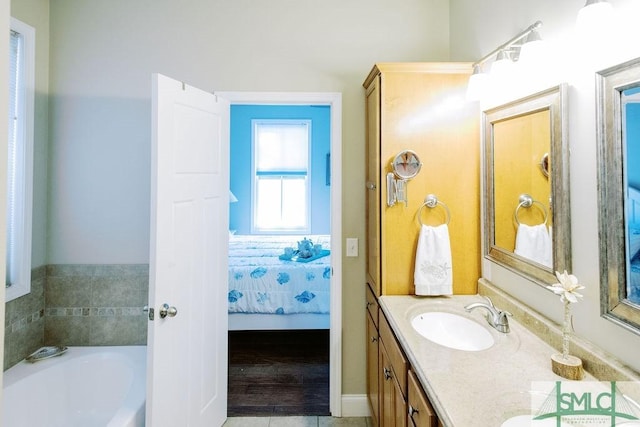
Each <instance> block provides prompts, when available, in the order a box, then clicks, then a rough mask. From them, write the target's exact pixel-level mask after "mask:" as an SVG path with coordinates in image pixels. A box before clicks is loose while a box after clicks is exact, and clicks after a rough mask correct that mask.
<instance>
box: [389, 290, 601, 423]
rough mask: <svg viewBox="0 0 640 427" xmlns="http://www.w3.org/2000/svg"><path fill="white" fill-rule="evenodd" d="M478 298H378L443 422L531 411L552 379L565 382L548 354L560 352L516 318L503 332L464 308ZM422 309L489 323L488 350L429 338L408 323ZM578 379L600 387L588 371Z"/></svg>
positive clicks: (479, 312)
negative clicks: (490, 341) (490, 342)
mask: <svg viewBox="0 0 640 427" xmlns="http://www.w3.org/2000/svg"><path fill="white" fill-rule="evenodd" d="M478 301H483V298H482V297H481V296H479V295H454V296H449V297H416V296H404V295H398V296H387V295H385V296H381V297H380V306H381V308H382V310H383V312H384V314H385V316H386V317H387V320H388V321H389V324H390V326H391V328H392V329H393V331H394V332H395V334H396V337H397V338H398V341H399V342H400V344H401V345H402V347H403V349H404V351H405V353H406V356H407V358H408V360H409V362H410V365H411V367H412V369H413V371H414V372H415V373H416V375H417V377H418V378H419V379H420V382H421V384H422V386H423V388H424V389H425V392H426V393H427V396H428V397H429V399H430V401H431V403H432V405H433V407H434V409H435V410H436V412H437V414H438V417H439V419H440V420H441V422H442V424H443V425H444V426H447V427H449V426H451V427H453V426H455V427H466V426H484V427H493V426H500V425H501V424H502V423H503V422H504V421H505V420H507V419H509V418H511V417H514V416H517V415H531V414H532V413H533V411H532V406H534V407H537V406H536V405H537V404H536V403H534V404H533V405H532V396H534V399H535V400H534V402H537V401H540V402H542V401H544V400H545V399H546V398H547V397H548V396H549V394H550V392H552V391H553V389H554V386H555V384H556V381H563V382H566V381H569V380H566V379H564V378H562V377H560V376H558V375H556V374H554V373H553V372H552V371H551V355H552V354H554V353H558V351H557V350H556V349H554V348H552V347H551V346H549V345H548V344H547V343H546V342H544V341H542V340H541V339H540V338H538V337H537V336H536V335H534V334H533V333H532V332H531V331H529V330H528V329H526V328H525V327H524V326H523V325H522V324H520V323H519V322H518V321H517V320H515V319H514V318H512V317H510V318H509V324H510V327H511V332H509V333H507V334H503V333H500V332H498V331H497V330H495V329H494V328H492V327H491V326H490V325H489V324H488V323H487V321H486V319H485V317H484V315H485V313H486V312H485V311H484V310H473V311H472V312H471V313H467V312H466V311H465V310H464V306H466V305H467V304H470V303H472V302H478ZM498 307H499V305H498ZM499 308H500V307H499ZM425 311H444V312H449V313H455V314H459V315H463V316H465V317H468V318H470V319H473V320H475V321H477V322H478V323H479V324H482V325H485V326H486V327H487V329H488V330H489V331H490V333H491V334H492V335H493V337H494V339H495V344H494V345H493V346H492V347H490V348H488V349H486V350H481V351H460V350H454V349H450V348H447V347H443V346H440V345H438V344H436V343H433V342H431V341H429V340H427V339H425V338H423V337H422V336H421V335H419V334H418V333H417V332H416V331H415V330H414V329H413V327H412V326H411V319H412V318H413V317H415V316H416V315H418V314H420V313H423V312H425ZM582 381H583V382H589V381H592V382H591V383H590V385H593V386H595V387H599V386H600V385H602V386H604V384H602V383H598V382H595V381H597V380H596V379H595V378H594V377H593V376H592V375H590V374H589V373H587V372H585V377H584V379H583V380H582ZM584 385H585V386H589V384H584ZM540 399H541V400H540ZM548 421H549V420H548ZM554 421H555V419H554ZM553 425H555V424H553Z"/></svg>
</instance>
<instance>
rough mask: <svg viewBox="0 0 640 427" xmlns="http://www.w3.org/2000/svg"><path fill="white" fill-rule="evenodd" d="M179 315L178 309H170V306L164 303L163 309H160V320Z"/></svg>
mask: <svg viewBox="0 0 640 427" xmlns="http://www.w3.org/2000/svg"><path fill="white" fill-rule="evenodd" d="M176 314H178V309H177V308H175V307H169V304H167V303H164V304H162V307H160V318H162V319H164V318H165V317H167V316H169V317H175V315H176Z"/></svg>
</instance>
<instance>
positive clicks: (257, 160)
mask: <svg viewBox="0 0 640 427" xmlns="http://www.w3.org/2000/svg"><path fill="white" fill-rule="evenodd" d="M252 124H253V164H254V168H253V169H254V180H253V182H254V184H253V200H254V203H253V227H252V228H253V231H254V232H256V233H308V232H309V230H310V227H309V223H310V219H309V199H310V197H309V163H310V160H309V153H310V152H311V150H310V145H311V138H310V135H311V133H310V132H311V122H310V121H309V120H254V121H253V123H252Z"/></svg>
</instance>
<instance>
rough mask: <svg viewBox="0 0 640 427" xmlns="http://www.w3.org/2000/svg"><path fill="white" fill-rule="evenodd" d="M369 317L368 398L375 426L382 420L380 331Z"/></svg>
mask: <svg viewBox="0 0 640 427" xmlns="http://www.w3.org/2000/svg"><path fill="white" fill-rule="evenodd" d="M366 316H367V396H368V398H369V405H370V406H371V416H372V418H373V425H374V426H377V425H378V420H379V419H380V417H379V416H380V406H379V405H380V399H379V397H378V393H379V381H380V375H379V372H380V367H379V364H378V329H377V328H376V325H375V324H374V323H373V320H372V319H371V316H370V315H369V314H367V315H366Z"/></svg>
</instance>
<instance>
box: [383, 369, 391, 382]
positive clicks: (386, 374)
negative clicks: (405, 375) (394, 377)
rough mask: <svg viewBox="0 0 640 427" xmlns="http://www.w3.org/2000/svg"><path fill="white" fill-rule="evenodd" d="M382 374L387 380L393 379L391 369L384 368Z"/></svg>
mask: <svg viewBox="0 0 640 427" xmlns="http://www.w3.org/2000/svg"><path fill="white" fill-rule="evenodd" d="M382 373H383V374H384V379H385V380H390V379H391V370H390V369H389V368H382Z"/></svg>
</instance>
